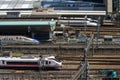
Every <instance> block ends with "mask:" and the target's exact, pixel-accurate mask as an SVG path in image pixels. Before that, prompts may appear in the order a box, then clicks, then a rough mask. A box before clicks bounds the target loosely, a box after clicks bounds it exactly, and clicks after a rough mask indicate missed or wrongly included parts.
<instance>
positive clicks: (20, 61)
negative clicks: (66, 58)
mask: <svg viewBox="0 0 120 80" xmlns="http://www.w3.org/2000/svg"><path fill="white" fill-rule="evenodd" d="M0 68H7V69H35V68H38V69H40V68H41V69H46V70H48V69H52V70H53V69H54V70H60V69H61V68H62V62H61V60H59V59H57V58H55V56H49V57H41V56H40V57H32V56H22V57H0Z"/></svg>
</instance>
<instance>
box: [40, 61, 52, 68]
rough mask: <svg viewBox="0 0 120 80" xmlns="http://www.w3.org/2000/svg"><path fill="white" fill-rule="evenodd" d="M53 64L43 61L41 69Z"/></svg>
mask: <svg viewBox="0 0 120 80" xmlns="http://www.w3.org/2000/svg"><path fill="white" fill-rule="evenodd" d="M50 64H51V62H50V61H48V60H42V61H41V67H48V66H49V65H50Z"/></svg>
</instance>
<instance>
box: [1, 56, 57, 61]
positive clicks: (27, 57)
mask: <svg viewBox="0 0 120 80" xmlns="http://www.w3.org/2000/svg"><path fill="white" fill-rule="evenodd" d="M50 58H55V57H54V56H50V57H32V56H21V57H0V60H5V61H38V60H40V59H44V60H48V59H50Z"/></svg>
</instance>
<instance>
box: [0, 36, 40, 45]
mask: <svg viewBox="0 0 120 80" xmlns="http://www.w3.org/2000/svg"><path fill="white" fill-rule="evenodd" d="M0 42H1V44H5V45H9V44H39V41H38V40H35V39H32V38H28V37H25V36H0Z"/></svg>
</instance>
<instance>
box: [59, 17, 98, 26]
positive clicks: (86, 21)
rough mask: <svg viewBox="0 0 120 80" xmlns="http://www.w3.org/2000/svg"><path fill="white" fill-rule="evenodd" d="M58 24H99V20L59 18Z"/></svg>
mask: <svg viewBox="0 0 120 80" xmlns="http://www.w3.org/2000/svg"><path fill="white" fill-rule="evenodd" d="M58 24H64V25H65V26H98V20H93V19H91V18H86V19H85V18H77V19H69V20H67V19H63V20H59V22H58Z"/></svg>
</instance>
